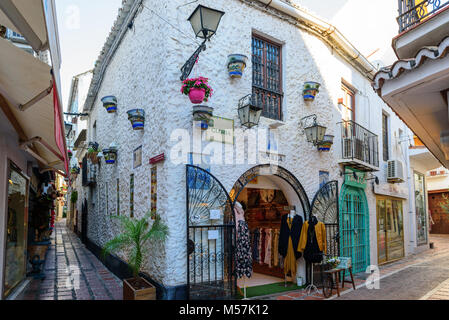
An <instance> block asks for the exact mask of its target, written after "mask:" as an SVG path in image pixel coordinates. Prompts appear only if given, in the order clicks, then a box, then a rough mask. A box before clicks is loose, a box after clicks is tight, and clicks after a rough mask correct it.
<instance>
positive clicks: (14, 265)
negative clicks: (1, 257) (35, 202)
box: [4, 168, 28, 296]
mask: <svg viewBox="0 0 449 320" xmlns="http://www.w3.org/2000/svg"><path fill="white" fill-rule="evenodd" d="M7 184H8V211H7V216H6V250H5V269H4V270H5V275H4V294H5V296H8V295H9V294H10V293H11V291H12V289H14V288H15V287H16V286H17V285H18V284H19V283H20V282H21V281H22V280H23V279H24V277H25V273H26V269H25V268H26V264H25V256H26V254H25V251H26V230H27V220H28V218H27V215H28V212H27V210H28V205H27V203H28V180H27V179H26V178H25V177H23V176H22V175H21V174H20V173H19V172H18V171H16V170H14V168H11V169H10V170H9V175H8V181H7Z"/></svg>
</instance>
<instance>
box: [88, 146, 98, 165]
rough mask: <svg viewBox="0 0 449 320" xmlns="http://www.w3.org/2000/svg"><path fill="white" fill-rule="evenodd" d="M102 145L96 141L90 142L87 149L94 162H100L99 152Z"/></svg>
mask: <svg viewBox="0 0 449 320" xmlns="http://www.w3.org/2000/svg"><path fill="white" fill-rule="evenodd" d="M100 151H101V150H100V147H99V145H98V143H96V142H89V147H88V149H87V157H88V158H89V159H90V161H92V163H93V164H97V163H98V153H99V152H100Z"/></svg>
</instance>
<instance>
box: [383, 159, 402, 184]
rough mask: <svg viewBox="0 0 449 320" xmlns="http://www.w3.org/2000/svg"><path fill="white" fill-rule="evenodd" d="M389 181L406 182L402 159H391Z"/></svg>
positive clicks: (388, 173) (389, 162)
mask: <svg viewBox="0 0 449 320" xmlns="http://www.w3.org/2000/svg"><path fill="white" fill-rule="evenodd" d="M387 164H388V172H387V181H388V182H390V183H401V182H404V181H405V180H404V165H403V164H402V161H399V160H389V161H388V162H387Z"/></svg>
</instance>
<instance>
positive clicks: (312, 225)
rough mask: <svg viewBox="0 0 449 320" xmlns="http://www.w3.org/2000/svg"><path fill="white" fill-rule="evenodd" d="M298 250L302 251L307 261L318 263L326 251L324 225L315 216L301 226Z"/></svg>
mask: <svg viewBox="0 0 449 320" xmlns="http://www.w3.org/2000/svg"><path fill="white" fill-rule="evenodd" d="M298 251H301V252H304V259H305V260H306V261H307V262H308V263H320V262H321V261H322V260H323V254H325V253H326V251H327V244H326V227H325V225H324V223H322V222H319V221H318V220H317V218H316V217H315V216H312V217H311V218H310V220H309V221H306V222H305V223H304V225H303V227H302V232H301V238H300V240H299V244H298Z"/></svg>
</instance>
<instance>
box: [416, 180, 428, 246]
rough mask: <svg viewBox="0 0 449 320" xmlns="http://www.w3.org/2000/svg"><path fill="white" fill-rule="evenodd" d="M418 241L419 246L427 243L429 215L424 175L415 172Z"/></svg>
mask: <svg viewBox="0 0 449 320" xmlns="http://www.w3.org/2000/svg"><path fill="white" fill-rule="evenodd" d="M414 176H415V211H416V240H417V243H418V245H421V244H426V243H427V214H426V198H425V188H424V175H423V174H420V173H417V172H415V174H414Z"/></svg>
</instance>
